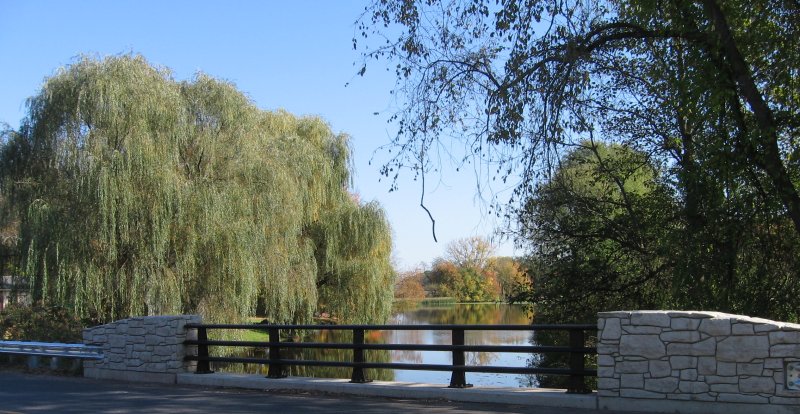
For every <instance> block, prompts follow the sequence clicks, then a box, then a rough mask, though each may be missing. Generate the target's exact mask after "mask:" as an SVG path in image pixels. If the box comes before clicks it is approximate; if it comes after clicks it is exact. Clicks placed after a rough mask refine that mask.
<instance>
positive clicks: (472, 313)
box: [212, 304, 537, 387]
mask: <svg viewBox="0 0 800 414" xmlns="http://www.w3.org/2000/svg"><path fill="white" fill-rule="evenodd" d="M390 323H391V324H395V325H400V324H402V325H439V324H469V325H474V324H491V325H497V324H504V325H506V324H507V325H525V324H529V323H530V318H529V317H528V315H527V314H526V313H525V311H524V310H523V308H522V307H521V306H517V305H506V304H463V305H450V306H435V307H418V308H414V309H406V310H403V311H400V312H398V313H396V314H395V315H394V316H393V318H392V320H391V322H390ZM298 339H299V338H298ZM264 340H266V339H264ZM303 340H304V341H306V342H351V340H352V333H351V332H347V331H319V332H310V333H307V334H305V335H303ZM451 341H452V338H451V333H450V331H405V330H403V331H368V332H367V333H366V337H365V342H367V343H376V344H380V343H392V344H440V345H449V344H451V343H452V342H451ZM465 342H466V343H467V344H483V345H527V344H532V343H533V340H532V337H531V332H529V331H466V335H465ZM218 352H219V351H218ZM223 352H224V351H223ZM245 354H246V355H245V356H253V357H265V350H264V349H263V348H260V349H251V350H249V351H247V352H246V353H245ZM366 357H367V360H368V361H370V362H397V363H409V364H451V363H452V354H451V353H450V352H441V351H376V350H369V351H366ZM466 357H467V364H468V365H496V366H508V367H525V366H530V364H531V362H532V356H531V355H530V354H522V353H497V352H470V353H467V354H466ZM292 358H297V359H306V360H318V361H334V360H340V361H352V351H349V350H335V349H304V350H302V351H300V350H294V354H293V355H292ZM212 369H214V370H216V371H222V372H245V373H254V374H262V375H266V374H267V371H268V368H267V367H266V366H262V365H257V364H217V363H215V364H213V367H212ZM287 370H288V372H287V373H288V374H289V375H292V376H304V377H322V378H350V374H351V370H350V368H334V367H287ZM366 374H367V376H368V377H369V378H372V379H376V380H394V381H404V382H425V383H433V384H449V383H450V373H449V372H430V371H411V370H394V371H393V370H386V369H383V370H375V369H369V370H366ZM466 375H467V382H469V383H471V384H474V385H486V386H503V387H533V386H536V384H537V382H536V380H535V378H534V377H533V376H529V375H517V374H485V373H470V372H468V373H467V374H466Z"/></svg>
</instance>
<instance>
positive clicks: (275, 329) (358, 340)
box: [184, 324, 597, 393]
mask: <svg viewBox="0 0 800 414" xmlns="http://www.w3.org/2000/svg"><path fill="white" fill-rule="evenodd" d="M186 328H187V329H197V339H196V340H186V341H185V342H184V344H185V345H192V346H197V354H196V355H188V356H186V357H185V359H186V360H187V361H197V370H196V372H197V373H198V374H205V373H211V372H213V371H211V367H210V362H225V363H252V364H263V365H268V366H269V371H268V375H267V376H268V377H269V378H282V377H284V376H285V375H284V373H283V372H284V370H283V368H284V367H285V366H318V367H345V368H352V375H351V382H356V383H362V382H369V380H368V379H367V377H366V375H365V373H364V370H365V369H402V370H424V371H449V372H451V373H452V374H451V380H450V387H451V388H465V387H469V386H470V385H469V384H467V382H466V376H465V373H467V372H481V373H498V374H549V375H566V376H568V377H569V382H568V384H569V385H568V387H567V392H570V393H585V392H590V391H591V390H590V389H588V387H586V385H585V381H584V378H585V377H596V376H597V370H596V369H589V368H586V361H585V358H586V356H587V355H596V354H597V348H596V347H592V346H586V335H585V332H586V331H596V329H597V327H596V325H588V324H585V325H581V324H570V325H544V324H542V325H452V324H450V325H268V324H187V325H186ZM243 329H247V330H259V331H264V332H267V333H268V335H269V340H268V341H236V340H210V339H208V331H209V330H243ZM311 330H315V331H323V330H331V331H350V332H352V337H353V340H352V342H348V343H345V342H331V343H329V342H294V341H281V340H280V336H281V332H290V331H311ZM366 331H450V332H451V337H452V344H451V345H432V344H384V343H366V342H365V341H364V337H365V335H364V333H365V332H366ZM466 331H531V332H536V331H562V332H567V333H568V334H569V344H568V345H480V344H476V345H471V344H465V343H464V336H465V332H466ZM209 347H248V348H250V347H257V348H265V349H267V350H268V358H255V357H230V356H229V357H224V356H211V355H210V353H209ZM284 349H286V350H288V349H344V350H352V351H353V354H352V358H353V360H352V361H318V360H304V359H299V360H298V359H287V358H283V357H281V350H284ZM365 350H389V351H446V352H452V364H449V365H448V364H414V363H399V362H368V361H366V360H365V358H364V356H365V355H364V351H365ZM467 352H514V353H535V354H547V353H567V354H569V367H568V368H547V367H504V366H491V365H467V364H466V362H465V361H466V358H465V354H466V353H467Z"/></svg>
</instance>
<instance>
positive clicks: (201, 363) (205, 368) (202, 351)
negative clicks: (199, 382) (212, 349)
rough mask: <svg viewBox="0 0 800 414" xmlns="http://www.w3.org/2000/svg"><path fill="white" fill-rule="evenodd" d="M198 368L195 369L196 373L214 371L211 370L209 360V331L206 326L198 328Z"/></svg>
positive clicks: (211, 372)
mask: <svg viewBox="0 0 800 414" xmlns="http://www.w3.org/2000/svg"><path fill="white" fill-rule="evenodd" d="M197 342H198V344H197V358H198V360H197V369H196V370H195V373H196V374H213V373H214V371H212V370H211V366H210V364H209V362H208V344H207V343H206V342H208V332H206V328H204V327H202V326H201V327H199V328H197Z"/></svg>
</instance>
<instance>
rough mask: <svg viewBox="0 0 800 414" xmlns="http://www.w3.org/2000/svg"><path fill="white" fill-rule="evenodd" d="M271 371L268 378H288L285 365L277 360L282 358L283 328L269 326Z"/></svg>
mask: <svg viewBox="0 0 800 414" xmlns="http://www.w3.org/2000/svg"><path fill="white" fill-rule="evenodd" d="M269 342H270V345H269V361H270V362H269V372H267V378H286V373H285V372H284V370H283V365H281V363H280V362H277V361H279V360H280V359H281V346H280V342H281V330H280V329H278V328H269Z"/></svg>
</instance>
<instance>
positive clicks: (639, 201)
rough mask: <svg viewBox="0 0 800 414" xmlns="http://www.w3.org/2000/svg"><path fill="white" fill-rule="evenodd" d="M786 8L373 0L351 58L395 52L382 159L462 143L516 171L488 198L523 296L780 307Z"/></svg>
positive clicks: (589, 311)
mask: <svg viewBox="0 0 800 414" xmlns="http://www.w3.org/2000/svg"><path fill="white" fill-rule="evenodd" d="M799 11H800V10H798V7H797V3H796V2H773V1H767V0H754V1H740V0H732V1H725V2H720V1H714V0H707V1H702V2H680V1H673V2H653V1H618V2H603V1H600V2H584V1H577V0H568V1H537V0H524V1H521V2H501V3H500V4H496V3H493V2H490V1H482V0H478V1H463V0H430V1H421V0H375V1H374V2H373V3H372V5H371V6H369V7H368V11H367V13H365V15H364V18H363V19H362V21H361V29H362V35H363V37H364V38H365V39H364V43H365V44H366V46H365V47H366V49H364V57H365V61H368V59H371V58H385V59H388V60H391V61H392V63H393V64H396V68H397V78H398V82H399V88H398V89H399V92H402V93H403V94H404V98H405V101H404V102H405V105H404V107H403V108H402V109H401V111H399V113H398V115H397V116H396V117H397V119H398V120H399V123H400V128H399V131H398V135H397V137H396V139H395V141H394V144H395V145H396V148H397V149H399V152H398V153H397V154H398V155H395V156H394V157H393V158H392V159H391V161H390V162H389V164H388V165H387V166H386V168H385V170H384V173H386V174H393V173H394V172H395V171H400V170H401V169H400V168H398V167H410V168H411V169H415V170H417V171H419V170H421V169H435V168H436V167H437V165H435V163H436V158H435V157H436V154H450V153H452V152H451V150H452V148H460V147H463V148H467V149H468V151H466V155H465V158H464V159H457V160H456V161H457V162H459V163H460V162H467V161H468V162H474V163H475V164H476V165H479V166H480V168H479V169H480V171H487V172H489V173H488V174H481V175H480V176H481V177H486V178H487V179H489V180H492V181H494V180H495V179H497V180H498V181H503V182H504V183H505V182H506V181H507V180H517V181H516V182H512V183H510V185H512V186H514V188H515V191H514V193H513V196H512V197H511V199H510V200H509V203H508V204H507V205H501V204H503V202H498V201H497V200H494V201H495V203H494V207H504V208H505V211H506V213H507V216H508V217H509V219H510V220H511V222H512V223H514V222H516V221H517V220H518V219H519V220H520V223H521V227H522V228H521V230H520V232H519V233H520V234H519V236H520V237H519V238H518V242H519V243H520V244H522V245H527V246H529V247H530V248H531V256H532V257H531V263H530V266H531V267H532V268H534V269H533V270H534V271H533V272H532V273H533V274H535V275H536V277H537V285H536V289H537V292H539V293H538V294H537V296H536V298H537V299H539V300H540V301H541V302H542V303H540V305H541V307H542V308H547V309H550V308H551V306H550V305H552V304H554V303H561V304H565V303H569V302H570V301H574V302H575V303H580V304H581V309H583V310H584V311H585V313H583V314H582V315H579V316H578V315H575V314H574V313H567V312H562V313H563V314H564V315H567V316H569V317H571V318H576V319H586V318H589V319H593V316H592V315H593V313H594V312H596V311H598V310H609V309H614V308H620V307H650V306H654V307H655V306H657V307H675V308H688V309H707V310H722V311H729V312H737V313H745V314H751V315H757V316H762V317H769V318H773V319H784V320H798V318H800V314H799V313H798V311H797V309H796V306H794V303H795V302H796V300H795V299H794V298H796V297H797V296H798V294H800V287H798V286H800V283H797V280H798V277H800V273H799V272H798V270H797V269H800V267H798V263H797V261H798V257H800V192H798V186H800V163H798V154H799V153H800V146H799V145H798V143H799V142H800V115H799V114H800V88H799V87H798V79H800V76H798V74H800V48H797V47H796V44H797V38H798V37H800V24H798V23H800V20H798V19H797V17H796V16H798V15H799V13H798V12H799ZM422 16H424V18H423V17H422ZM384 37H388V38H389V41H387V42H385V43H383V42H382V43H381V44H377V45H372V44H370V43H369V42H370V41H371V40H372V39H381V40H383V39H384ZM492 172H493V173H494V174H492ZM479 184H480V185H481V188H487V187H489V186H491V185H493V184H494V183H493V182H488V183H479ZM556 308H559V307H558V306H556ZM559 309H560V308H559Z"/></svg>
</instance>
